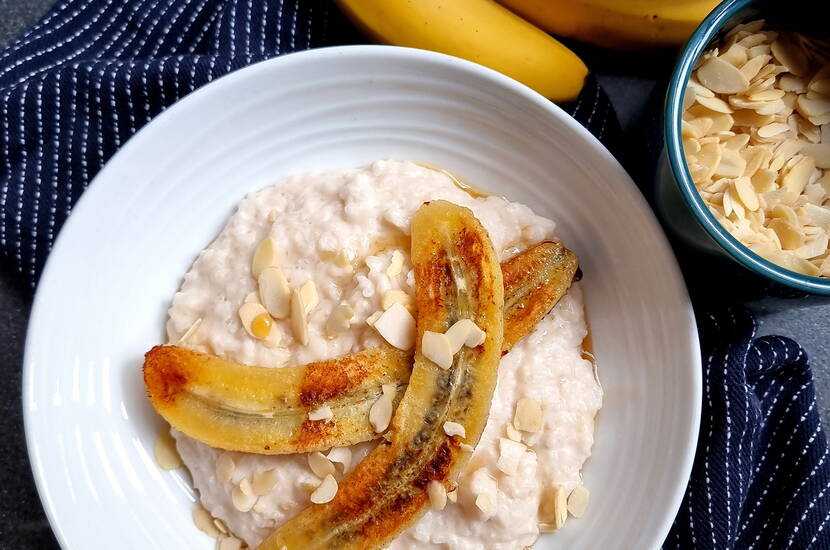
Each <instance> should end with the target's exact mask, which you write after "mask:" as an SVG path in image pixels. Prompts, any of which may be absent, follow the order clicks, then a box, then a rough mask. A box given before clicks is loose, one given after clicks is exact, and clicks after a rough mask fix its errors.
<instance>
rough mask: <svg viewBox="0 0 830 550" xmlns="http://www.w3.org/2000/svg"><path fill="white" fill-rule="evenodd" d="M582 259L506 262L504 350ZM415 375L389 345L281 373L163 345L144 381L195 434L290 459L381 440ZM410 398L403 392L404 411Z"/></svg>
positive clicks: (558, 248) (532, 253) (548, 252)
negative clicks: (386, 396)
mask: <svg viewBox="0 0 830 550" xmlns="http://www.w3.org/2000/svg"><path fill="white" fill-rule="evenodd" d="M577 263H578V262H577V258H576V256H575V255H574V254H573V253H572V252H571V251H570V250H568V249H566V248H565V247H563V246H562V244H560V243H555V242H543V243H540V244H537V245H535V246H533V247H531V248H529V249H527V250H525V251H524V252H521V253H519V254H518V255H516V256H514V257H513V258H511V259H509V260H507V261H506V262H504V263H503V264H502V266H501V269H502V273H503V277H504V294H505V305H504V341H503V344H502V354H504V353H507V352H508V351H510V349H511V348H512V347H513V345H515V343H516V342H517V341H519V340H520V339H522V338H523V337H524V336H525V335H527V334H528V333H529V332H530V331H531V330H532V329H533V327H534V326H535V325H536V323H537V322H538V321H539V320H540V319H541V318H542V317H544V316H545V315H546V314H547V313H548V311H550V310H551V308H553V306H554V305H556V302H558V301H559V299H560V298H561V297H562V296H563V295H564V294H565V292H567V290H568V288H569V287H570V285H571V281H572V280H573V277H574V273H575V272H576V269H577ZM411 370H412V353H411V352H405V351H400V350H398V349H395V348H393V347H391V346H388V345H383V346H381V347H378V348H372V349H368V350H365V351H361V352H359V353H353V354H349V355H345V356H343V357H338V358H336V359H331V360H328V361H318V362H315V363H309V364H308V365H298V366H293V367H285V368H279V369H275V368H266V367H251V366H246V365H240V364H238V363H234V362H232V361H227V360H225V359H222V358H220V357H216V356H213V355H206V354H203V353H198V352H195V351H191V350H188V349H185V348H181V347H177V346H156V347H154V348H153V349H151V350H150V351H149V352H148V353H147V354H146V356H145V360H144V382H145V384H146V386H147V392H148V394H149V396H150V400H151V401H152V403H153V407H155V409H156V411H158V412H159V414H161V415H162V416H163V417H164V418H165V419H166V420H167V421H168V422H169V423H170V424H171V425H172V426H173V427H174V428H176V429H177V430H179V431H181V432H184V433H185V434H187V435H189V436H190V437H193V438H195V439H198V440H199V441H201V442H203V443H206V444H208V445H211V446H212V447H218V448H221V449H227V450H232V451H243V452H248V453H259V454H287V453H301V452H311V451H320V450H324V449H329V448H331V447H341V446H346V445H353V444H355V443H360V442H362V441H369V440H370V439H374V438H375V437H377V436H378V434H376V433H375V431H374V429H373V428H372V425H371V424H370V423H369V409H370V408H371V407H372V405H373V404H374V403H375V401H377V400H378V399H379V398H380V396H381V395H382V389H381V388H382V386H383V385H384V384H394V385H395V386H397V387H398V388H399V390H402V389H403V388H404V387H405V386H406V384H407V382H408V380H409V374H410V372H411ZM401 394H402V391H398V392H397V393H396V398H395V403H394V404H395V405H397V401H398V400H399V399H400V396H401ZM325 406H327V407H329V408H330V409H331V411H332V415H333V416H332V418H331V419H328V420H316V421H312V420H309V419H308V413H310V412H312V411H315V410H317V409H319V408H320V407H325Z"/></svg>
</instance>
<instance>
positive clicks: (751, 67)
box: [739, 52, 772, 80]
mask: <svg viewBox="0 0 830 550" xmlns="http://www.w3.org/2000/svg"><path fill="white" fill-rule="evenodd" d="M770 59H772V57H771V56H769V55H764V54H762V53H760V52H759V53H758V55H756V56H755V57H753V58H751V59H750V60H749V61H747V62H746V63H744V64H743V66H741V68H740V69H739V70H740V71H741V74H742V75H744V78H746V79H747V80H752V79H753V78H755V75H757V74H758V71H760V70H761V67H763V66H764V65H766V64H767V63H769V60H770Z"/></svg>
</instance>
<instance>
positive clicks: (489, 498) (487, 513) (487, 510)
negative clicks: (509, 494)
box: [476, 493, 496, 520]
mask: <svg viewBox="0 0 830 550" xmlns="http://www.w3.org/2000/svg"><path fill="white" fill-rule="evenodd" d="M476 508H478V509H479V511H480V512H481V514H482V516H484V519H485V520H486V519H490V518H491V517H493V516H495V515H496V497H495V496H494V495H493V494H491V493H481V494H479V495H477V496H476Z"/></svg>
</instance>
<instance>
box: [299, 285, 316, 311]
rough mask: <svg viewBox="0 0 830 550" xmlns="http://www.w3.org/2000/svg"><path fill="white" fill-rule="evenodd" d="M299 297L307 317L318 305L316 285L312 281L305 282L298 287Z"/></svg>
mask: <svg viewBox="0 0 830 550" xmlns="http://www.w3.org/2000/svg"><path fill="white" fill-rule="evenodd" d="M300 297H301V298H302V299H303V306H304V307H305V313H306V315H308V314H309V313H311V311H312V310H313V309H314V308H315V307H317V306H318V305H319V304H320V295H319V294H318V293H317V285H316V284H314V281H306V282H305V283H303V286H301V287H300Z"/></svg>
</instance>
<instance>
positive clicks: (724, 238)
mask: <svg viewBox="0 0 830 550" xmlns="http://www.w3.org/2000/svg"><path fill="white" fill-rule="evenodd" d="M753 3H754V0H726V1H725V2H723V3H722V4H720V5H719V6H718V7H717V8H715V9H714V10H713V11H712V12H711V13H710V14H709V15H708V16H707V17H706V18H705V19H704V20H703V22H701V24H700V26H698V28H697V29H695V32H694V33H693V34H692V36H691V37H690V38H689V41H688V42H687V43H686V45H685V46H684V48H683V50H682V52H681V53H680V57H679V59H678V62H677V64H676V65H675V68H674V71H673V73H672V76H671V80H670V81H669V86H668V90H667V92H666V105H665V113H666V115H665V118H664V120H663V135H664V139H665V143H666V156H667V158H668V164H669V167H670V168H671V171H672V173H673V174H674V180H675V182H676V183H677V186H678V188H679V189H680V192H681V194H682V195H683V197H684V199H685V200H686V204H687V205H688V206H689V208H690V209H691V211H692V214H693V215H694V217H695V219H696V220H697V222H698V224H700V225H701V226H702V227H703V229H704V230H705V231H706V233H708V234H709V236H710V237H711V238H712V239H713V240H714V241H715V242H716V243H717V244H718V245H719V246H720V247H721V248H722V249H723V250H725V251H726V252H727V253H728V254H729V256H730V257H732V258H733V259H734V260H736V261H738V262H739V263H740V264H742V265H743V266H744V267H746V268H748V269H749V270H750V271H752V272H754V273H756V274H758V275H761V276H764V277H767V278H769V279H772V280H773V281H775V282H777V283H781V284H783V285H786V286H789V287H792V288H796V289H799V290H803V291H806V292H811V293H814V294H826V295H830V279H822V278H820V277H812V276H810V275H802V274H800V273H796V272H794V271H790V270H789V269H785V268H783V267H781V266H779V265H776V264H774V263H772V262H770V261H768V260H765V259H764V258H762V257H761V256H759V255H758V254H756V253H755V252H753V251H751V250H750V249H749V248H748V247H747V246H745V245H744V244H742V243H741V242H740V241H739V240H738V239H736V238H735V237H733V236H732V235H731V234H730V233H729V231H727V230H726V229H725V228H724V227H723V226H722V225H721V224H720V222H718V221H717V220H716V219H715V217H714V216H713V215H712V213H711V212H710V211H709V208H708V207H707V206H706V205H705V204H704V203H703V199H702V198H701V197H700V194H699V193H698V191H697V188H696V187H695V184H694V182H693V181H692V176H691V174H690V173H689V169H688V166H687V165H686V161H685V153H684V152H683V140H682V135H681V121H682V114H683V96H684V95H685V92H686V85H687V83H688V81H689V76H690V75H691V72H692V69H693V67H694V65H695V63H696V62H697V60H698V58H699V57H700V55H701V54H702V53H703V50H704V49H705V48H706V47H707V46H708V44H709V42H710V41H711V40H712V38H713V37H714V36H715V35H716V34H717V33H718V32H720V31H721V30H722V29H723V26H724V25H725V24H726V22H727V21H728V20H729V19H730V18H731V17H732V16H734V15H735V13H737V12H738V11H739V10H741V9H743V8H745V7H748V6H750V5H752V4H753Z"/></svg>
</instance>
